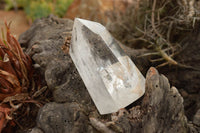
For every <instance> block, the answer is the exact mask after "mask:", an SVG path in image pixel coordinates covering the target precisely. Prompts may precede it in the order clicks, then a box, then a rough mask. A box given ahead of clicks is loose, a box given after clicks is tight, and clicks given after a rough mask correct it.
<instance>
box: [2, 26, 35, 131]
mask: <svg viewBox="0 0 200 133" xmlns="http://www.w3.org/2000/svg"><path fill="white" fill-rule="evenodd" d="M5 26H6V30H7V33H6V38H5V37H4V36H3V39H2V40H1V39H0V101H1V104H0V113H1V114H2V115H4V116H8V115H7V114H8V111H7V109H9V110H11V109H13V110H16V108H17V107H21V105H22V103H21V104H20V103H19V104H18V105H20V106H18V105H14V104H13V103H12V101H13V100H14V97H15V96H16V94H21V93H22V92H23V91H24V88H26V92H27V91H28V88H30V82H31V81H32V75H33V69H32V61H31V58H30V57H29V56H28V55H26V54H25V53H24V52H23V50H22V48H21V46H20V44H19V43H18V41H17V40H16V38H15V37H14V36H13V35H11V34H10V23H9V24H7V22H5ZM2 32H3V30H2ZM19 96H20V98H19V99H21V98H22V99H23V100H27V99H28V96H26V97H23V95H19ZM5 99H9V101H8V102H7V103H5ZM18 102H20V100H19V101H18ZM9 103H10V104H9ZM5 105H7V106H6V107H5ZM6 111H7V112H6ZM1 114H0V115H1ZM7 121H8V118H7V117H2V118H0V132H1V130H2V128H3V127H4V126H5V124H6V123H7Z"/></svg>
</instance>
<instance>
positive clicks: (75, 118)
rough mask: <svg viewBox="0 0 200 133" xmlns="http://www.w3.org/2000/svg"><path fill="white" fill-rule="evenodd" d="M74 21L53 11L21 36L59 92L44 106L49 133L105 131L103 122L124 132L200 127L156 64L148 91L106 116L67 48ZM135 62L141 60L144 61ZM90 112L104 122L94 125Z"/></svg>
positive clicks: (42, 121) (168, 132)
mask: <svg viewBox="0 0 200 133" xmlns="http://www.w3.org/2000/svg"><path fill="white" fill-rule="evenodd" d="M72 24H73V22H72V21H71V20H67V19H58V18H55V17H53V16H50V17H49V18H44V19H40V20H37V21H36V22H34V24H33V26H32V27H31V28H30V29H29V30H28V31H27V32H25V33H24V34H23V35H22V36H21V38H20V43H22V44H23V46H25V47H26V48H27V52H29V53H30V54H32V58H33V60H34V62H35V64H37V65H36V66H37V69H38V70H39V71H41V73H42V74H43V75H44V77H45V81H46V83H47V86H48V88H49V89H51V91H52V93H53V96H54V101H55V102H52V103H48V104H46V105H45V106H44V107H42V108H41V109H40V111H39V113H38V117H37V127H38V128H40V129H41V130H42V131H44V132H45V133H80V132H84V133H87V132H88V133H90V132H94V133H95V132H97V130H99V131H105V130H103V129H102V130H100V129H99V128H101V126H99V125H98V123H101V125H102V124H103V123H104V124H105V125H106V126H107V127H108V128H109V129H110V130H113V131H115V132H123V133H132V132H136V133H137V132H139V133H155V132H163V133H172V132H173V133H177V132H178V133H183V132H187V131H192V130H195V131H198V128H197V127H195V126H194V124H188V122H187V120H186V117H185V115H184V107H183V98H182V97H181V95H180V94H179V93H178V91H177V89H176V88H175V87H170V85H169V82H168V79H167V78H166V77H165V76H163V75H160V74H159V73H158V72H157V70H156V69H155V68H151V69H150V70H149V71H148V73H147V76H146V93H145V95H144V96H143V97H142V98H141V99H139V100H138V101H137V102H136V103H133V104H132V105H130V106H129V107H127V108H126V109H123V110H120V111H118V112H117V113H113V114H112V115H105V116H100V115H99V114H98V113H97V110H96V107H95V106H94V104H93V102H92V100H91V98H90V96H89V94H88V91H87V90H86V88H85V86H84V83H83V82H82V80H81V78H80V76H79V74H78V72H77V70H76V68H75V66H74V64H73V62H72V60H71V58H70V56H69V55H68V54H67V53H65V52H63V51H62V49H61V47H62V46H63V45H64V42H65V37H66V36H70V34H66V32H70V31H71V29H72ZM124 50H125V51H128V53H130V54H129V55H131V57H132V59H133V58H134V54H133V53H132V52H131V50H130V49H128V48H126V47H124ZM135 53H136V54H137V52H135ZM134 62H135V63H136V65H137V64H138V63H139V62H140V61H139V59H138V60H134ZM142 63H143V62H140V63H139V64H140V65H139V66H140V67H141V66H142ZM104 102H106V101H104ZM90 117H93V118H98V119H95V120H99V121H101V122H97V123H93V124H92V125H91V124H90V122H89V118H90ZM93 122H94V121H93ZM95 126H96V127H95ZM103 127H105V126H103Z"/></svg>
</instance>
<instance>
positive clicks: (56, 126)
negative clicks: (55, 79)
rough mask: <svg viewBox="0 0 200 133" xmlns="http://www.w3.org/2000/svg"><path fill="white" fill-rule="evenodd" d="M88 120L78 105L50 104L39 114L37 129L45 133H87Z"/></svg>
mask: <svg viewBox="0 0 200 133" xmlns="http://www.w3.org/2000/svg"><path fill="white" fill-rule="evenodd" d="M88 125H89V123H88V119H87V116H86V115H85V113H84V112H83V110H82V108H81V106H80V105H79V104H77V103H63V104H62V103H55V102H53V103H48V104H46V105H45V106H44V107H43V108H42V109H41V110H40V111H39V113H38V118H37V127H39V128H42V130H43V131H44V132H45V133H85V132H87V130H88Z"/></svg>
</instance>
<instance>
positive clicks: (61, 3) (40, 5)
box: [5, 0, 73, 20]
mask: <svg viewBox="0 0 200 133" xmlns="http://www.w3.org/2000/svg"><path fill="white" fill-rule="evenodd" d="M5 2H6V7H5V10H10V9H12V8H23V9H24V11H25V12H26V14H27V16H28V18H30V19H32V20H35V19H37V18H41V17H46V16H48V15H49V14H54V15H57V16H59V17H63V16H64V15H65V13H66V11H67V8H68V7H69V6H70V4H71V3H72V2H73V0H5Z"/></svg>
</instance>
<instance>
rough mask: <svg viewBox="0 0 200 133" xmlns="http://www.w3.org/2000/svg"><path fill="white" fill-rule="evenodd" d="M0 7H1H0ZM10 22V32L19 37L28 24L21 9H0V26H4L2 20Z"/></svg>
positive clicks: (0, 35)
mask: <svg viewBox="0 0 200 133" xmlns="http://www.w3.org/2000/svg"><path fill="white" fill-rule="evenodd" d="M0 5H1V3H0ZM0 9H1V7H0ZM5 20H6V21H7V22H10V21H11V22H12V24H11V33H12V34H13V35H16V38H17V39H18V38H19V35H20V34H21V33H23V32H25V31H26V30H27V29H28V28H29V27H30V25H29V24H28V21H27V19H26V15H25V13H24V12H23V11H17V12H15V11H3V10H0V28H4V27H5V25H4V21H5ZM0 37H2V34H1V33H0Z"/></svg>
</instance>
